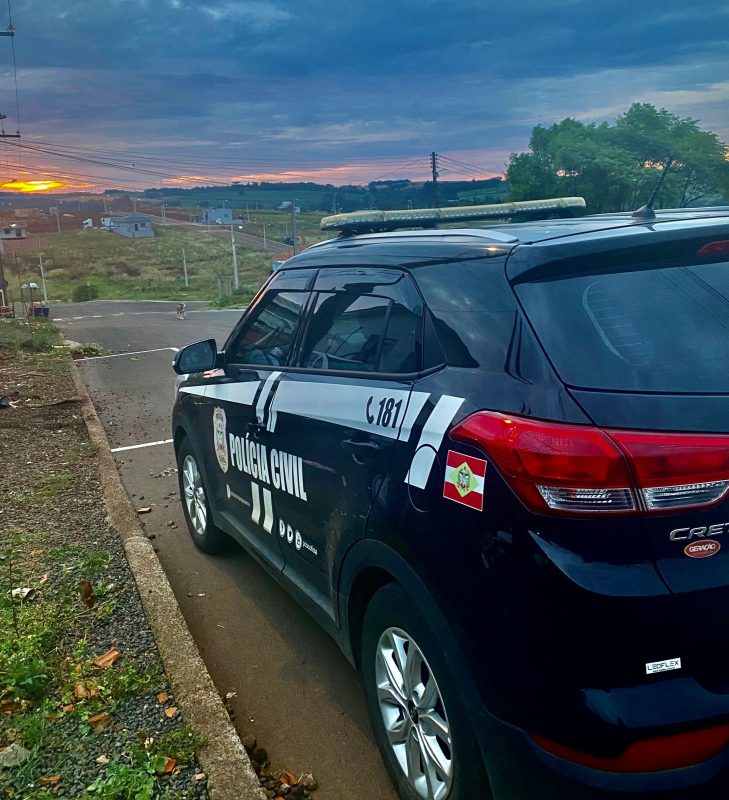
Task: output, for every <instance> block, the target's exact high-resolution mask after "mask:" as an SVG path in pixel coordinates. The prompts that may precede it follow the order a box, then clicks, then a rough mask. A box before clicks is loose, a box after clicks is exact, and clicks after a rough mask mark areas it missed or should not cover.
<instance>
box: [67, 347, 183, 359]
mask: <svg viewBox="0 0 729 800" xmlns="http://www.w3.org/2000/svg"><path fill="white" fill-rule="evenodd" d="M179 349H180V348H179V347H156V348H155V349H154V350H132V351H131V352H129V353H112V354H111V355H108V356H87V357H86V358H77V359H76V360H77V361H96V360H98V359H100V358H121V356H139V355H142V354H144V353H163V352H164V351H165V350H174V351H175V352H177V351H178V350H179Z"/></svg>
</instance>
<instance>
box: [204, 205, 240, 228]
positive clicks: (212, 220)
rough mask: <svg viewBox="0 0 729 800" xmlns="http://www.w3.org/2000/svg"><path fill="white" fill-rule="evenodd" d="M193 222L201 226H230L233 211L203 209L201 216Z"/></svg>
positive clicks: (228, 209) (229, 209) (230, 209)
mask: <svg viewBox="0 0 729 800" xmlns="http://www.w3.org/2000/svg"><path fill="white" fill-rule="evenodd" d="M195 222H200V223H202V224H203V225H232V224H233V209H232V208H205V209H203V212H202V214H198V215H197V216H196V217H195Z"/></svg>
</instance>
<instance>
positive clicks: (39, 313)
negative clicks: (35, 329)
mask: <svg viewBox="0 0 729 800" xmlns="http://www.w3.org/2000/svg"><path fill="white" fill-rule="evenodd" d="M50 310H51V309H50V308H34V309H33V316H34V317H46V318H47V317H48V314H49V312H50Z"/></svg>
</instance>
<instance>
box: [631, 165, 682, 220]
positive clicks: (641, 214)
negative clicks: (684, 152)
mask: <svg viewBox="0 0 729 800" xmlns="http://www.w3.org/2000/svg"><path fill="white" fill-rule="evenodd" d="M671 164H673V153H669V154H668V158H667V159H666V161H665V163H664V164H663V172H661V177H660V178H659V179H658V183H657V184H656V188H655V189H654V190H653V193H652V194H651V196H650V198H649V199H648V202H647V203H646V204H645V205H644V206H641V207H640V208H638V209H636V210H635V211H634V212H633V213H632V214H631V215H630V217H631V219H636V220H648V219H655V218H656V212H655V211H654V210H653V203H655V202H656V197H658V192H660V191H661V186H663V181H664V180H665V178H666V175H668V170H669V169H670V168H671Z"/></svg>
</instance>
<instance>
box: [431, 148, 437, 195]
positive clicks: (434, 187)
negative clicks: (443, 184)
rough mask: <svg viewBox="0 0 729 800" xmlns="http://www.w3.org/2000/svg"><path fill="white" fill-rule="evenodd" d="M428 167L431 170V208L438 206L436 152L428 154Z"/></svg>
mask: <svg viewBox="0 0 729 800" xmlns="http://www.w3.org/2000/svg"><path fill="white" fill-rule="evenodd" d="M430 167H431V170H432V171H433V208H438V154H437V153H436V152H435V151H433V152H432V153H431V154H430Z"/></svg>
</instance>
